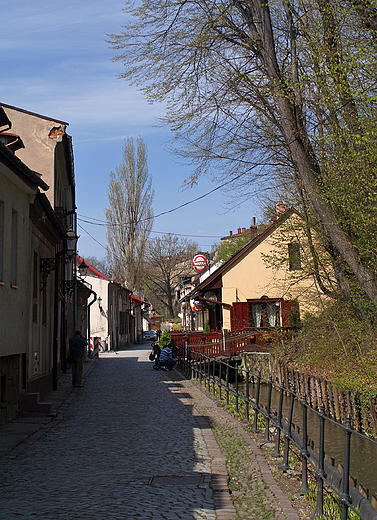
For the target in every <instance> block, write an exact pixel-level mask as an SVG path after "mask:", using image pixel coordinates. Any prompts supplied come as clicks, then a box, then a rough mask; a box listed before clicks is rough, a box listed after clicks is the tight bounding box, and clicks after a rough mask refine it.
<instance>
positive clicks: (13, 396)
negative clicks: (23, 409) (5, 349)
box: [0, 355, 21, 426]
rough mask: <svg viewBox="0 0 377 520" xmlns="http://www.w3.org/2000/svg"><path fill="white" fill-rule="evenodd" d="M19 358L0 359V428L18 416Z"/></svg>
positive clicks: (7, 357)
mask: <svg viewBox="0 0 377 520" xmlns="http://www.w3.org/2000/svg"><path fill="white" fill-rule="evenodd" d="M20 372H21V356H20V355H15V356H3V357H0V426H1V425H2V424H5V423H7V422H9V421H11V420H12V419H15V418H16V417H18V415H19V410H20V386H21V385H20Z"/></svg>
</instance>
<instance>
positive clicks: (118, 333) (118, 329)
mask: <svg viewBox="0 0 377 520" xmlns="http://www.w3.org/2000/svg"><path fill="white" fill-rule="evenodd" d="M120 291H121V287H119V289H118V318H117V320H118V321H117V341H118V345H117V350H119V346H120Z"/></svg>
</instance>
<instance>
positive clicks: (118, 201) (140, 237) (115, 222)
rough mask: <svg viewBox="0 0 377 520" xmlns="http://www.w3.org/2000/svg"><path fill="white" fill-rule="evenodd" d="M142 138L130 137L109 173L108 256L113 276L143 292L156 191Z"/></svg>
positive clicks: (133, 288) (107, 211) (129, 286)
mask: <svg viewBox="0 0 377 520" xmlns="http://www.w3.org/2000/svg"><path fill="white" fill-rule="evenodd" d="M147 159H148V154H147V147H146V144H145V142H144V140H143V139H142V138H138V139H136V147H135V144H134V140H133V139H132V137H127V139H126V141H125V144H124V148H123V161H122V163H121V164H120V165H119V166H118V167H117V168H116V169H115V172H110V184H109V189H108V198H109V207H108V208H107V210H106V219H107V240H108V249H107V259H108V263H109V266H110V269H111V273H112V275H113V276H114V277H115V278H116V280H117V281H118V282H121V283H124V284H125V285H126V286H127V287H128V288H129V289H131V290H132V291H135V292H137V293H138V292H140V291H141V289H142V286H143V281H144V277H145V266H144V262H145V249H146V242H147V239H148V236H149V233H150V230H151V228H152V224H153V209H152V202H153V198H154V191H153V188H152V177H151V176H150V174H149V172H148V161H147Z"/></svg>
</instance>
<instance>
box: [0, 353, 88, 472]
mask: <svg viewBox="0 0 377 520" xmlns="http://www.w3.org/2000/svg"><path fill="white" fill-rule="evenodd" d="M97 361H98V358H95V359H93V360H90V361H89V362H88V363H85V364H84V374H83V381H85V380H86V379H87V377H88V376H89V375H90V373H91V372H92V370H93V369H94V368H95V366H96V363H97ZM71 379H72V375H71V373H66V374H63V376H62V377H61V378H60V380H59V388H58V390H55V391H53V392H52V393H51V394H49V395H47V396H45V398H44V400H46V401H51V400H52V401H53V411H54V412H55V413H56V416H54V417H49V418H46V417H43V416H40V417H39V420H38V417H36V420H35V424H34V429H28V430H27V431H25V432H24V434H23V435H22V433H21V437H20V436H14V437H13V445H12V446H11V447H9V449H7V451H6V452H5V453H3V454H2V455H0V463H6V460H7V459H15V458H16V457H18V455H19V454H20V453H22V452H23V451H25V450H26V449H27V448H29V447H30V446H32V445H33V444H34V443H35V442H37V441H38V439H40V438H41V437H43V435H45V434H46V433H47V432H48V431H50V430H51V429H52V428H54V427H55V426H56V425H57V424H58V423H59V422H60V421H61V420H62V419H63V416H64V413H65V412H66V410H67V409H68V408H69V406H70V404H71V403H72V401H73V400H74V399H75V397H76V396H77V394H78V392H80V389H79V388H73V387H72V383H71ZM51 396H54V398H53V399H51ZM26 419H27V416H25V417H22V416H21V417H19V418H18V419H15V420H14V421H11V422H10V423H7V424H5V425H3V426H2V427H1V428H0V440H1V435H2V434H3V435H7V431H8V430H9V429H11V428H17V425H19V430H22V427H21V425H22V423H23V422H24V421H25V420H26ZM8 438H9V435H8Z"/></svg>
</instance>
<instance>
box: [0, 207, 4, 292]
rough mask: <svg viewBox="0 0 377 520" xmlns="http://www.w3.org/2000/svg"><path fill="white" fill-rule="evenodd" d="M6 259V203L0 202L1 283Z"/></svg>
mask: <svg viewBox="0 0 377 520" xmlns="http://www.w3.org/2000/svg"><path fill="white" fill-rule="evenodd" d="M3 258H4V202H3V201H2V200H0V282H3V281H4V280H3Z"/></svg>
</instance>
